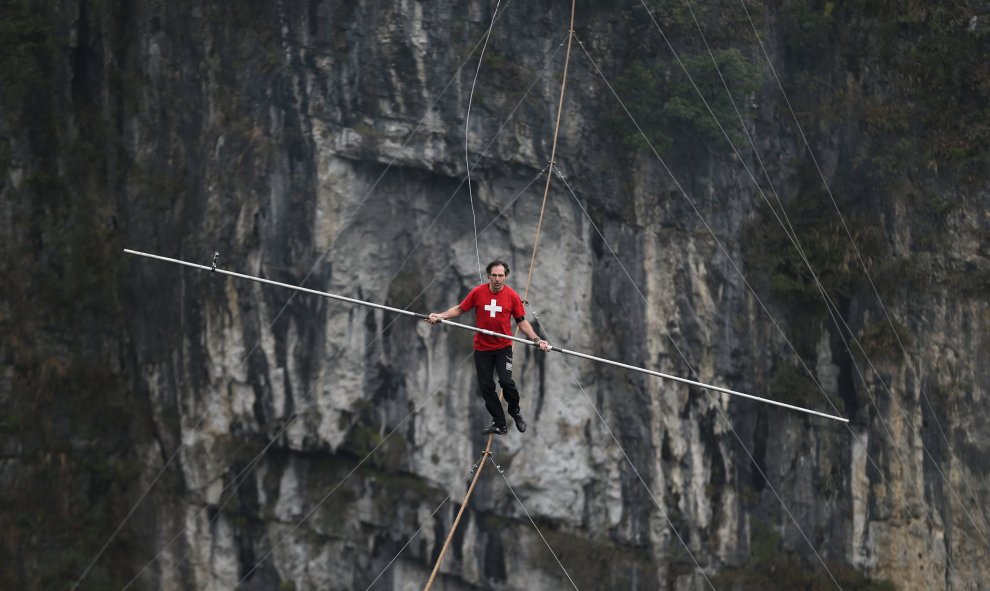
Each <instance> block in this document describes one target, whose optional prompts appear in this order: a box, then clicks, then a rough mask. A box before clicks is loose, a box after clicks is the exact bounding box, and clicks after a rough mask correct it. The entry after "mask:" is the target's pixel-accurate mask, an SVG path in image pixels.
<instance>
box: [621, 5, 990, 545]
mask: <svg viewBox="0 0 990 591" xmlns="http://www.w3.org/2000/svg"><path fill="white" fill-rule="evenodd" d="M685 1H686V4H687V7H688V10H689V12H690V13H691V17H692V19H693V20H694V24H695V26H696V27H697V29H698V33H699V35H700V37H701V39H702V41H703V42H704V44H705V47H706V49H707V51H708V55H709V57H710V58H711V60H712V63H713V65H714V66H715V69H716V72H717V73H718V76H719V79H720V80H721V82H722V86H723V87H724V88H725V91H726V94H727V96H728V98H729V101H730V103H731V104H732V108H733V110H734V111H735V113H736V117H737V118H738V119H739V123H740V127H741V128H742V129H743V132H744V133H745V135H746V138H747V139H748V140H749V143H750V145H751V147H752V149H753V154H754V156H755V157H756V159H757V161H758V162H759V164H760V167H761V169H762V170H763V174H764V177H765V178H766V179H767V182H768V183H769V185H770V191H771V194H772V195H773V196H774V197H775V199H776V200H777V204H778V207H780V211H781V215H783V220H781V217H780V215H778V214H777V212H776V210H775V208H774V207H773V205H772V204H771V203H770V201H769V199H768V198H767V196H766V193H764V191H763V189H762V188H761V187H760V184H759V182H758V181H757V180H756V178H755V176H754V175H753V173H752V171H751V170H750V168H749V166H747V165H746V163H745V160H744V159H743V157H742V155H741V154H740V153H739V151H738V150H737V149H736V147H735V144H734V143H733V141H732V139H731V138H730V137H729V135H728V133H726V131H725V129H724V128H723V126H722V123H721V122H720V121H719V119H718V117H717V116H716V115H715V113H714V111H713V110H712V108H711V107H710V106H709V104H708V101H707V100H706V99H705V97H704V95H703V94H702V92H701V91H700V90H699V89H698V86H697V85H696V84H695V82H694V79H693V78H692V76H691V74H690V72H688V70H687V68H686V67H685V66H684V64H683V63H682V62H681V60H680V57H679V56H678V55H677V52H676V50H674V48H673V46H672V45H671V43H670V41H669V40H668V39H667V37H666V35H665V34H664V33H663V29H662V28H661V27H660V24H659V23H658V22H657V21H656V18H655V17H654V15H653V13H652V12H651V11H650V9H649V8H648V7H647V6H646V5H645V4H643V0H640V3H641V4H643V8H644V10H646V12H647V13H648V14H649V16H650V19H651V20H652V22H653V24H654V26H655V27H656V29H657V30H658V31H659V32H660V35H661V36H662V37H663V39H664V41H665V42H666V43H667V47H668V48H669V49H670V51H671V53H673V55H674V57H675V58H676V59H677V61H678V64H679V65H680V66H681V69H682V70H683V72H684V74H685V75H686V76H687V78H688V80H689V81H690V82H691V85H692V86H693V87H694V89H695V92H696V93H697V94H698V97H699V98H700V99H701V101H702V103H704V105H705V108H706V109H708V112H709V114H710V115H711V116H712V118H713V119H714V121H715V124H716V125H717V126H718V128H719V130H720V131H721V132H722V135H723V137H725V140H726V141H727V142H728V143H729V146H730V147H731V148H732V150H733V152H734V153H735V155H736V157H737V158H738V159H739V162H740V164H741V165H742V166H743V168H744V169H745V170H746V173H747V174H748V175H749V177H750V179H751V180H752V181H753V184H754V185H755V186H756V188H757V191H758V192H759V193H760V195H761V196H762V197H763V200H764V201H765V202H766V203H767V206H768V207H769V208H770V211H771V212H772V213H773V214H774V217H775V218H776V219H777V222H778V224H780V226H781V228H782V229H783V230H784V234H785V236H787V238H788V239H789V240H790V241H791V244H792V245H793V246H794V248H795V250H796V251H797V252H798V255H799V256H800V257H801V260H802V262H803V263H804V264H805V266H806V267H807V268H808V271H809V272H810V273H811V276H812V278H813V280H814V282H815V285H816V288H817V290H818V291H819V293H820V294H821V295H822V298H823V299H824V300H825V304H826V308H829V316H830V317H831V318H832V321H833V324H835V327H836V329H837V332H838V333H839V336H840V338H841V339H842V341H843V344H844V345H845V347H846V350H847V351H849V353H850V360H851V362H852V364H853V366H854V367H855V368H856V371H857V373H858V374H859V376H860V378H861V379H862V381H863V384H864V388H865V390H866V393H867V394H868V395H869V397H870V401H871V402H872V403H873V406H874V408H876V410H877V418H878V420H879V421H880V422H881V424H882V425H883V428H884V430H885V431H886V432H887V435H888V437H889V438H890V440H891V442H892V443H893V442H894V437H893V435H892V434H891V432H890V428H889V426H888V425H887V423H886V421H885V420H884V418H883V416H882V414H883V413H882V411H881V410H880V407H879V404H878V403H877V400H876V398H875V397H874V396H873V395H872V393H870V391H869V386H868V382H867V380H866V377H865V375H864V374H863V371H862V370H861V369H860V367H859V364H858V363H857V361H856V359H855V356H854V355H852V352H853V351H852V347H850V345H849V342H848V340H847V339H846V337H845V335H844V334H843V333H842V327H841V326H840V323H841V325H842V326H844V327H845V329H846V331H847V332H848V334H849V336H850V338H851V339H852V340H853V342H855V343H856V345H857V347H858V348H859V350H860V352H861V353H862V355H863V357H864V359H865V360H866V362H867V363H868V364H869V365H870V367H871V368H872V369H873V370H874V372H875V373H876V374H877V376H878V381H879V382H880V384H881V386H883V389H884V390H885V391H886V392H887V394H888V396H890V397H891V400H892V401H893V403H894V405H895V406H896V407H897V408H898V410H899V411H900V412H901V413H902V416H903V417H904V418H905V420H908V416H907V412H906V411H905V410H904V409H903V407H902V406H901V404H900V402H899V401H898V400H897V398H896V397H895V396H894V393H893V392H892V391H891V390H890V387H889V386H888V385H887V383H886V381H885V380H884V379H883V378H882V377H880V376H881V373H880V372H879V370H878V369H877V368H876V366H875V365H874V363H873V360H872V359H870V357H869V355H867V353H866V351H865V350H864V349H863V347H862V345H861V344H860V343H859V340H858V339H857V338H856V337H855V335H854V334H853V331H852V329H851V328H850V327H849V325H848V323H846V321H845V319H844V318H842V315H841V314H839V313H838V307H837V306H836V305H835V303H834V302H833V301H832V300H831V298H830V297H829V295H828V292H827V291H826V290H825V287H824V285H822V283H821V281H820V279H819V277H818V274H817V273H816V272H815V270H814V268H813V266H812V265H811V262H810V260H809V259H808V257H807V255H806V253H805V251H804V249H803V247H802V245H801V241H800V238H799V237H798V234H797V231H796V230H795V228H794V226H793V224H791V221H790V219H789V217H788V216H787V210H786V208H785V207H784V204H783V202H782V201H781V199H780V196H779V194H778V193H777V192H776V190H775V188H774V186H773V180H772V178H771V177H770V174H769V173H768V171H767V170H766V167H765V166H764V164H763V159H762V158H761V157H760V154H759V150H758V149H757V147H756V143H755V141H754V140H753V138H752V135H751V134H750V133H749V129H748V128H747V127H746V124H745V122H744V121H743V118H742V115H741V114H740V113H739V109H738V107H737V105H736V102H735V99H734V98H733V97H732V93H731V91H730V90H729V86H728V83H727V82H726V80H725V77H724V76H723V75H722V70H721V68H720V67H719V65H718V61H717V60H716V58H715V55H714V53H713V52H712V49H711V46H710V45H709V44H708V40H707V38H706V37H705V34H704V31H703V30H702V28H701V24H700V23H699V22H698V19H697V17H696V15H695V13H694V10H693V8H692V5H691V1H690V0H685ZM747 16H748V12H747ZM750 24H751V25H753V23H752V19H750ZM754 33H755V34H756V35H757V37H758V36H759V34H758V33H757V32H756V31H755V26H754ZM761 46H762V44H761ZM767 59H768V61H769V56H767ZM770 67H771V69H772V68H773V66H772V64H770ZM775 75H776V74H775ZM779 84H780V81H779V79H778V85H779ZM781 92H783V87H781ZM785 100H786V96H785ZM788 108H790V104H789V101H788ZM792 115H793V111H792ZM795 122H796V116H795ZM802 137H804V135H803V131H802ZM805 142H806V144H807V140H806V139H805ZM807 147H808V150H809V153H810V151H811V146H810V145H807ZM812 157H813V154H812ZM816 166H817V162H816ZM819 174H821V171H820V169H819ZM822 180H823V182H824V180H825V179H824V177H823V178H822ZM826 188H827V186H826ZM830 197H831V195H830ZM832 203H833V205H834V206H835V207H836V211H837V212H838V205H837V204H836V203H835V201H834V199H833V200H832ZM839 215H840V217H841V212H839ZM785 222H786V223H785ZM843 226H844V227H845V222H844V220H843ZM846 232H847V235H849V239H850V241H852V236H851V234H849V231H848V228H846ZM853 247H854V248H856V245H855V243H854V242H853ZM856 250H857V254H859V251H858V249H856ZM860 260H861V261H862V257H860ZM863 270H864V272H866V273H867V275H868V274H869V271H868V270H867V268H866V265H865V262H863ZM870 282H871V284H872V278H870ZM874 292H876V287H875V286H874ZM877 297H878V299H879V293H877ZM880 305H881V307H882V308H883V309H884V313H885V314H886V313H887V310H886V308H885V307H883V302H882V300H881V301H880ZM832 308H834V310H835V311H834V312H833V310H832ZM887 319H888V323H890V327H891V330H892V331H893V330H894V327H893V324H892V323H891V322H890V318H889V316H887ZM894 333H895V336H897V335H896V331H894ZM901 350H902V352H903V353H904V356H905V358H907V357H908V354H907V351H906V350H904V348H903V346H902V347H901ZM795 354H796V351H795ZM802 365H804V363H803V361H802ZM804 367H805V370H806V371H807V372H809V375H811V373H810V372H811V370H810V369H809V368H808V367H807V365H805V366H804ZM916 378H917V380H918V382H919V387H922V388H923V385H921V380H920V376H917V374H916ZM815 381H816V383H817V380H815ZM922 394H923V392H922ZM926 401H927V397H926ZM833 408H834V405H833ZM929 410H931V412H932V413H933V414H934V412H935V411H934V409H933V408H931V404H930V403H929ZM936 425H937V426H938V423H937V417H936ZM938 427H939V432H940V433H941V435H942V438H943V440H944V441H945V443H946V445H949V442H948V440H947V439H946V438H945V433H944V432H942V430H941V426H938ZM847 428H848V429H849V430H850V433H852V429H851V428H850V427H848V425H847ZM921 445H922V448H923V449H924V452H925V453H926V454H927V455H928V456H929V459H930V460H931V461H932V464H933V466H934V467H935V469H936V471H938V473H939V475H940V476H941V478H942V481H943V483H945V485H946V486H947V487H948V488H949V490H950V491H951V492H952V494H953V495H954V496H955V497H956V500H957V501H959V504H960V507H962V510H963V512H965V513H966V515H967V517H969V519H970V521H971V522H972V523H973V525H974V527H976V528H977V533H978V534H980V537H981V538H982V539H983V541H984V544H985V545H987V546H988V547H990V542H988V541H987V538H986V536H985V535H984V533H983V531H981V530H980V529H979V527H977V524H976V520H975V519H974V518H973V516H972V514H970V512H969V510H968V509H967V508H966V506H965V503H963V502H962V499H961V498H959V495H958V493H957V492H956V491H955V488H954V487H953V486H952V483H951V482H949V480H948V479H947V478H946V477H945V475H944V473H943V472H942V469H941V468H940V467H939V466H938V463H937V462H936V460H935V458H934V457H933V455H932V454H931V451H930V450H929V449H928V446H926V445H925V443H924V441H921ZM894 449H895V451H897V457H898V460H899V461H901V462H902V463H903V462H904V458H903V455H902V454H901V453H900V450H899V449H898V448H897V447H896V445H895V446H894ZM871 462H872V458H871ZM875 467H876V466H875ZM878 473H880V474H881V475H882V474H883V472H882V471H879V468H878ZM964 483H965V484H968V483H967V482H966V481H964ZM969 493H970V494H971V495H973V491H972V489H971V488H970V490H969ZM974 496H975V495H974ZM981 517H983V518H984V525H986V521H985V520H986V517H985V516H984V515H983V514H982V513H981Z"/></svg>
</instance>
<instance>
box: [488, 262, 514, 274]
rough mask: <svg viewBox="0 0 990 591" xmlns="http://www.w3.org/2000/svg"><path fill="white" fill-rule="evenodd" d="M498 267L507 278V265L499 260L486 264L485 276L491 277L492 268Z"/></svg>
mask: <svg viewBox="0 0 990 591" xmlns="http://www.w3.org/2000/svg"><path fill="white" fill-rule="evenodd" d="M499 265H502V267H504V268H505V276H506V277H508V276H509V264H508V263H506V262H505V261H500V260H499V259H495V260H494V261H492V262H490V263H488V266H487V267H485V273H486V274H487V275H491V274H492V267H497V266H499Z"/></svg>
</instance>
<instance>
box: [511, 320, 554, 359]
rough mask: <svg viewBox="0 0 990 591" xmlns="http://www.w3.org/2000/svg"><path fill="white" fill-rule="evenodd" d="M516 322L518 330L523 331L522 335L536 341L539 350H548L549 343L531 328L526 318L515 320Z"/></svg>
mask: <svg viewBox="0 0 990 591" xmlns="http://www.w3.org/2000/svg"><path fill="white" fill-rule="evenodd" d="M516 324H518V325H519V330H521V331H523V334H524V335H526V336H527V337H529V338H531V339H533V342H534V343H536V345H537V346H538V347H539V348H540V350H541V351H549V350H550V343H548V342H546V341H544V340H543V339H541V338H540V335H538V334H536V331H535V330H533V325H532V324H530V323H529V320H526V319H525V318H524V319H523V320H521V321H519V322H517V323H516Z"/></svg>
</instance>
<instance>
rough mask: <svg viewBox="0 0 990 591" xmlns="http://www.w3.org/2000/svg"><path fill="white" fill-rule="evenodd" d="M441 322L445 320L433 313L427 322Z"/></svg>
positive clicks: (427, 318)
mask: <svg viewBox="0 0 990 591" xmlns="http://www.w3.org/2000/svg"><path fill="white" fill-rule="evenodd" d="M441 320H443V318H442V317H441V316H440V315H439V314H437V313H436V312H431V313H430V315H429V316H427V317H426V321H427V322H429V323H430V324H436V323H437V322H440V321H441Z"/></svg>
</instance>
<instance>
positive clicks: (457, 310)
mask: <svg viewBox="0 0 990 591" xmlns="http://www.w3.org/2000/svg"><path fill="white" fill-rule="evenodd" d="M463 313H464V310H462V309H461V305H460V304H457V305H456V306H454V307H453V308H451V309H449V310H447V311H445V312H432V313H431V314H430V315H429V316H427V317H426V321H427V322H429V323H430V324H436V323H437V322H440V321H441V320H450V319H451V318H457V317H458V316H460V315H461V314H463Z"/></svg>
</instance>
